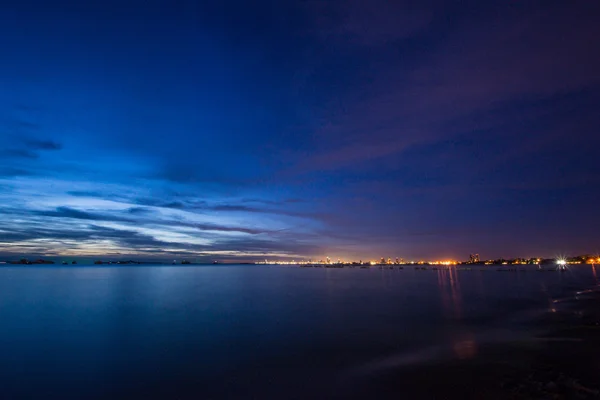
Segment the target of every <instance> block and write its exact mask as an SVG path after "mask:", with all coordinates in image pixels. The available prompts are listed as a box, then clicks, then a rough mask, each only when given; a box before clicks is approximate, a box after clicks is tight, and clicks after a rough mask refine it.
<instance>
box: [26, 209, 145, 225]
mask: <svg viewBox="0 0 600 400" xmlns="http://www.w3.org/2000/svg"><path fill="white" fill-rule="evenodd" d="M32 214H34V215H39V216H43V217H52V218H72V219H83V220H90V221H113V222H136V221H135V220H134V219H131V218H123V217H119V216H113V215H105V214H94V213H89V212H86V211H80V210H75V209H73V208H69V207H57V208H56V210H44V211H32Z"/></svg>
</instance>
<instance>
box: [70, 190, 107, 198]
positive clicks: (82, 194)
mask: <svg viewBox="0 0 600 400" xmlns="http://www.w3.org/2000/svg"><path fill="white" fill-rule="evenodd" d="M67 194H69V195H71V196H75V197H102V192H98V191H94V190H71V191H68V192H67Z"/></svg>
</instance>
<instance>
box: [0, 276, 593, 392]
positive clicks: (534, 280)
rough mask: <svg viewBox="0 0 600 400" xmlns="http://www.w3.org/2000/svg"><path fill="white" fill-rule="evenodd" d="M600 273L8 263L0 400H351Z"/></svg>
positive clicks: (459, 353) (0, 334)
mask: <svg viewBox="0 0 600 400" xmlns="http://www.w3.org/2000/svg"><path fill="white" fill-rule="evenodd" d="M597 273H600V269H598V271H596V269H594V268H593V267H592V266H587V265H586V266H577V267H572V268H571V270H570V271H568V272H565V273H558V272H543V273H540V272H536V271H534V270H533V269H531V270H529V271H527V272H496V268H495V267H493V268H490V269H489V270H487V271H483V272H482V271H479V270H474V271H457V270H455V269H453V270H451V271H431V270H428V271H415V270H413V269H412V268H407V269H405V270H403V271H398V270H393V271H389V270H378V269H371V270H365V269H323V268H295V267H279V266H247V265H240V266H136V267H91V266H90V267H84V266H81V267H48V266H43V267H22V266H6V267H2V268H0V324H1V325H0V350H1V354H0V379H1V382H0V383H1V389H0V390H1V391H2V393H1V394H0V396H1V397H2V398H63V399H65V398H73V399H83V398H108V397H111V398H133V397H146V398H215V399H220V398H326V397H333V396H334V395H339V396H341V397H350V395H351V394H352V385H353V384H355V383H357V382H361V385H362V387H363V388H364V387H367V388H368V381H369V379H370V376H372V375H373V374H377V373H379V372H380V371H383V370H385V371H386V372H389V371H390V370H401V369H402V368H407V367H411V366H413V365H418V364H419V363H430V362H436V360H437V359H444V358H453V357H455V358H469V357H477V354H478V348H479V346H480V345H481V344H482V343H483V342H486V341H490V342H494V341H502V340H516V339H515V337H517V336H518V335H520V334H521V332H524V331H525V330H526V326H527V324H526V322H527V320H528V319H530V318H531V317H532V316H533V315H537V314H539V313H540V312H542V313H543V312H549V311H550V310H551V309H552V308H553V307H555V305H554V304H555V303H554V302H553V300H554V299H558V298H561V297H564V296H569V295H571V294H572V293H573V292H574V291H576V290H578V289H581V288H585V287H589V286H591V285H594V284H596V283H597ZM511 332H512V333H511ZM365 385H366V386H365Z"/></svg>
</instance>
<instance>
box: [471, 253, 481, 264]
mask: <svg viewBox="0 0 600 400" xmlns="http://www.w3.org/2000/svg"><path fill="white" fill-rule="evenodd" d="M479 261H480V260H479V254H470V255H469V263H470V264H475V263H478V262H479Z"/></svg>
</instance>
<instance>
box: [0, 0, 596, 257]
mask: <svg viewBox="0 0 600 400" xmlns="http://www.w3.org/2000/svg"><path fill="white" fill-rule="evenodd" d="M599 20H600V2H597V1H583V0H581V1H580V0H571V1H554V0H547V1H543V2H540V1H506V0H501V1H500V0H497V1H496V0H491V1H469V0H467V1H464V2H460V3H458V2H453V1H436V0H431V1H429V0H422V1H404V0H398V1H384V0H370V1H368V2H367V1H362V0H344V1H341V0H339V1H338V0H331V1H317V0H303V1H299V0H288V1H281V0H278V1H265V0H256V1H252V2H248V1H241V0H239V1H233V0H219V1H211V0H208V1H185V0H181V1H177V2H172V1H158V0H145V1H127V0H125V1H123V0H120V1H115V0H105V1H86V2H81V1H55V0H44V1H42V0H39V1H33V0H21V1H16V0H15V1H12V0H9V1H6V2H3V5H2V9H0V48H1V49H2V53H1V54H2V55H1V57H2V61H1V62H0V259H2V258H4V259H16V258H20V257H58V258H63V259H77V258H85V257H88V258H90V259H93V258H102V257H104V259H108V258H112V259H116V258H119V259H123V258H134V259H137V260H172V259H177V260H179V259H188V260H193V261H197V262H203V261H206V262H210V261H212V260H219V261H230V262H235V261H254V260H264V259H271V260H275V259H296V260H298V259H309V258H312V259H319V258H323V257H326V256H330V257H331V258H332V259H337V258H343V259H363V260H365V259H373V258H380V257H386V258H387V257H392V258H395V257H402V258H404V259H407V260H408V259H435V258H437V259H439V258H453V259H459V260H460V259H467V258H468V255H469V254H470V253H475V252H476V253H479V254H481V256H482V257H483V258H498V257H517V256H522V257H526V256H538V255H540V256H545V257H554V256H557V255H569V254H583V253H595V252H598V251H600V229H599V228H598V227H599V226H600V212H598V204H599V201H600V157H599V154H600V132H599V130H600V112H598V108H599V107H600V45H599V44H598V37H600V28H599V25H598V21H599Z"/></svg>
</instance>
